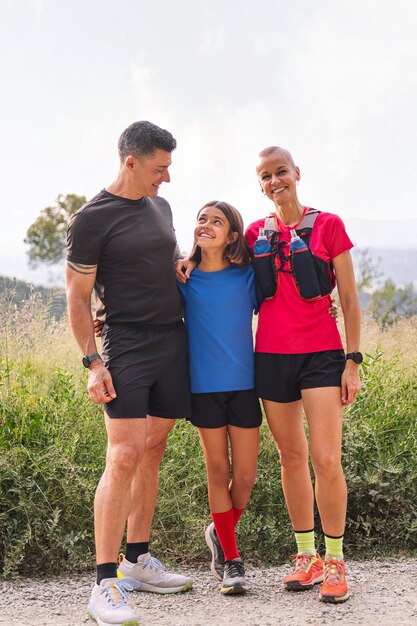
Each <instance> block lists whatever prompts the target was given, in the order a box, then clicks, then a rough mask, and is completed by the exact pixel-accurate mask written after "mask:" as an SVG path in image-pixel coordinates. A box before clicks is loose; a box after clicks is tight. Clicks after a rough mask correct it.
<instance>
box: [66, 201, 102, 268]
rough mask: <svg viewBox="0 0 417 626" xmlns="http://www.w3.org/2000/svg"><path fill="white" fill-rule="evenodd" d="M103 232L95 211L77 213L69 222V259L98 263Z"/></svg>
mask: <svg viewBox="0 0 417 626" xmlns="http://www.w3.org/2000/svg"><path fill="white" fill-rule="evenodd" d="M102 241H103V234H102V230H101V229H100V227H99V224H98V223H97V216H96V215H95V214H94V212H84V211H81V212H80V213H75V214H74V215H73V216H72V218H71V219H70V222H69V224H68V231H67V259H68V261H73V262H74V263H83V264H85V265H98V262H99V260H100V255H101V249H102Z"/></svg>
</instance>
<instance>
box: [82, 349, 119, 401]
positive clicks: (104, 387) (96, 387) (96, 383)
mask: <svg viewBox="0 0 417 626" xmlns="http://www.w3.org/2000/svg"><path fill="white" fill-rule="evenodd" d="M87 390H88V395H89V396H90V399H91V400H92V401H93V402H94V403H95V404H107V403H108V402H111V401H112V400H114V399H115V398H116V392H115V390H114V387H113V381H112V377H111V374H110V372H109V370H108V369H107V367H105V366H104V363H103V361H101V360H100V359H96V360H95V361H93V362H92V363H91V365H90V367H89V370H88V384H87Z"/></svg>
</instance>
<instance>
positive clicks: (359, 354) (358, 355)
mask: <svg viewBox="0 0 417 626" xmlns="http://www.w3.org/2000/svg"><path fill="white" fill-rule="evenodd" d="M353 360H354V361H355V363H358V364H359V363H362V361H363V356H362V352H355V353H354V355H353Z"/></svg>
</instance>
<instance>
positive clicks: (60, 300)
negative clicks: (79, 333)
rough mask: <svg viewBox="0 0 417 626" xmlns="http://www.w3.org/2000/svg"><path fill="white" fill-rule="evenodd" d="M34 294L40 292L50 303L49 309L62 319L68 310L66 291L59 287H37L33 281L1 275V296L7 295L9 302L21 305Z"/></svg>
mask: <svg viewBox="0 0 417 626" xmlns="http://www.w3.org/2000/svg"><path fill="white" fill-rule="evenodd" d="M33 294H39V296H40V297H41V299H42V302H45V303H47V304H48V310H49V311H50V313H51V314H52V315H53V316H54V317H55V318H56V319H60V318H61V317H62V315H63V313H64V312H65V310H66V306H67V304H66V298H65V291H64V290H63V289H62V288H59V287H52V288H50V289H49V288H45V287H39V286H38V287H36V286H34V285H32V284H31V283H27V282H25V281H23V280H17V279H16V278H8V277H7V276H0V296H2V295H5V296H6V298H7V301H8V302H13V303H14V304H16V305H17V306H21V305H22V304H23V303H24V302H25V301H26V300H27V299H28V298H30V297H31V296H32V295H33Z"/></svg>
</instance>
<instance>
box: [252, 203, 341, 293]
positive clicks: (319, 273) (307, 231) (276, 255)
mask: <svg viewBox="0 0 417 626" xmlns="http://www.w3.org/2000/svg"><path fill="white" fill-rule="evenodd" d="M319 214H320V211H318V210H317V209H312V208H309V209H307V212H306V213H305V215H304V217H303V219H302V220H301V222H300V224H299V225H298V228H296V229H294V230H296V232H297V235H298V236H299V237H300V238H301V239H302V240H303V241H304V242H305V243H306V245H307V248H308V252H306V254H307V253H308V254H310V256H311V259H312V263H313V268H314V272H315V274H316V277H317V281H318V285H319V291H320V293H319V294H317V296H315V297H313V298H311V297H308V298H307V297H304V296H303V293H302V282H303V280H302V277H301V276H299V275H298V274H297V271H302V270H297V268H296V267H295V266H294V261H293V259H294V255H293V253H291V251H290V244H289V242H287V241H280V239H279V234H280V233H279V231H278V230H277V223H276V219H275V217H267V218H265V223H264V231H265V235H266V236H267V237H268V239H269V241H270V243H271V247H272V255H271V260H272V267H273V270H274V273H275V277H276V283H277V289H276V292H275V294H276V293H277V291H278V289H279V284H280V273H281V272H285V273H288V274H291V276H292V277H293V280H294V283H295V286H296V288H297V291H298V292H299V294H300V296H301V297H302V298H303V299H304V300H308V301H310V302H314V301H316V300H319V299H321V298H323V297H324V296H327V295H328V294H330V293H331V292H332V291H333V289H334V287H335V285H336V277H335V274H334V270H333V264H332V263H331V262H330V263H328V262H327V261H323V259H320V258H319V257H317V256H316V255H315V254H313V252H312V251H311V248H310V239H311V233H312V232H313V228H314V224H315V221H316V219H317V216H318V215H319ZM286 261H288V262H289V263H290V267H291V269H290V270H287V269H284V267H285V262H286Z"/></svg>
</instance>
